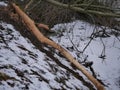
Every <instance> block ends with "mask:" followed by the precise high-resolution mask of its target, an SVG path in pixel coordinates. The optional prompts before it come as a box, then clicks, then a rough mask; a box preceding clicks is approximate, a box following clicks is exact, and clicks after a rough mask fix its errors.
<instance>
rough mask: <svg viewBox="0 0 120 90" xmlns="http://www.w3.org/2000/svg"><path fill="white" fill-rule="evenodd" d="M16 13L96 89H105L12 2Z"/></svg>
mask: <svg viewBox="0 0 120 90" xmlns="http://www.w3.org/2000/svg"><path fill="white" fill-rule="evenodd" d="M12 6H13V8H14V9H15V11H16V13H18V15H19V16H20V17H21V19H22V20H23V21H24V23H25V24H26V26H27V27H28V28H29V30H30V31H31V32H32V33H33V34H34V35H35V36H36V38H37V39H38V40H39V41H40V42H41V43H45V44H47V45H50V46H52V47H54V48H55V49H57V50H58V51H59V52H60V53H61V54H62V55H64V57H66V58H67V59H68V60H69V61H70V62H71V63H73V64H74V65H75V66H76V67H77V68H78V69H79V70H80V71H81V72H82V73H83V74H84V75H85V76H86V77H87V78H88V79H89V80H90V81H91V82H92V83H93V84H94V85H95V86H96V88H97V89H98V90H105V89H104V87H103V86H102V85H101V83H99V82H98V81H97V80H96V79H95V78H94V77H93V76H92V75H91V74H90V73H89V72H88V71H87V70H86V69H85V68H84V67H83V66H82V65H81V64H80V63H78V61H77V60H75V59H74V57H73V56H72V55H71V54H70V53H69V52H68V51H67V50H66V49H64V48H63V47H61V46H60V45H58V44H57V43H55V42H54V41H51V40H49V39H48V38H46V37H45V36H44V35H43V34H42V33H41V32H40V31H39V30H38V28H37V27H36V26H35V23H34V21H33V20H31V19H30V18H29V17H28V16H27V15H26V14H25V13H24V12H23V11H22V10H21V9H20V8H19V7H18V6H17V5H16V4H14V3H13V4H12Z"/></svg>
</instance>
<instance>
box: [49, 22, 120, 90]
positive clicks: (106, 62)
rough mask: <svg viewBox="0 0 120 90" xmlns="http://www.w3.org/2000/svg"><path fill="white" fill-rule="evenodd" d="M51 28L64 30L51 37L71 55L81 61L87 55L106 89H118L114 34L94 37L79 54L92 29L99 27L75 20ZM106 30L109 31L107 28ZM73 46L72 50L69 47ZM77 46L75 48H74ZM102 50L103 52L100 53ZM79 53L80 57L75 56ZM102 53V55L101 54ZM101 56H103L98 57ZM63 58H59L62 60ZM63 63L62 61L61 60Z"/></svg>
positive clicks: (118, 46) (119, 61) (119, 62)
mask: <svg viewBox="0 0 120 90" xmlns="http://www.w3.org/2000/svg"><path fill="white" fill-rule="evenodd" d="M53 30H55V31H57V30H58V31H57V32H60V30H63V31H65V32H64V33H63V35H61V36H60V37H59V36H54V37H51V38H52V39H53V40H54V41H55V42H57V43H59V44H60V45H62V46H64V47H66V48H68V49H69V51H71V53H72V54H73V56H74V57H75V58H77V59H78V60H80V62H81V61H82V59H84V58H85V56H86V57H87V60H88V61H93V68H94V70H95V73H96V74H97V77H98V78H101V79H102V80H103V81H104V83H105V84H106V85H108V87H106V89H107V90H119V89H120V41H119V38H120V37H118V38H116V37H115V36H114V35H110V37H106V38H103V37H101V38H100V37H96V38H94V39H93V40H92V41H91V43H90V44H89V46H88V47H87V48H86V49H85V51H84V53H83V54H82V55H81V53H79V52H81V51H83V49H84V48H85V46H86V45H87V44H88V42H89V41H90V38H89V37H90V36H91V34H92V33H93V31H94V30H97V31H99V30H101V28H98V27H96V29H95V26H94V25H90V24H88V23H86V22H82V21H75V22H72V23H67V24H59V25H56V26H55V27H54V28H53ZM66 31H67V32H66ZM106 31H108V32H110V31H111V30H110V29H109V28H108V29H107V30H106ZM73 46H74V50H71V48H70V47H73ZM76 48H77V50H76ZM102 52H103V53H102ZM77 54H79V56H80V57H78V56H77ZM102 54H103V55H102ZM100 56H103V58H100ZM62 61H63V60H61V62H62ZM63 63H64V61H63Z"/></svg>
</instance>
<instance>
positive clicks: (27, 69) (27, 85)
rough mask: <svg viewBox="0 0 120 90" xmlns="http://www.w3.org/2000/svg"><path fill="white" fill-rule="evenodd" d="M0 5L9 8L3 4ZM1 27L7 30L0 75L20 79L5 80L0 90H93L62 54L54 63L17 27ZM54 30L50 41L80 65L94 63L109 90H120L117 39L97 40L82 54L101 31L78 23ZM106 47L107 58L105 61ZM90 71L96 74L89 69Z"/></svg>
mask: <svg viewBox="0 0 120 90" xmlns="http://www.w3.org/2000/svg"><path fill="white" fill-rule="evenodd" d="M0 5H6V4H5V3H4V2H0ZM0 26H2V27H3V28H4V29H3V30H2V29H0V73H1V72H2V73H5V74H6V75H8V76H10V77H14V78H15V79H17V80H11V79H9V80H5V81H4V80H1V81H0V90H8V88H9V90H54V89H55V90H63V89H64V90H79V89H80V90H89V86H87V85H88V84H90V85H93V84H91V82H90V81H89V80H88V79H87V78H86V77H85V76H84V75H83V74H82V73H81V72H80V71H79V70H77V69H74V68H73V67H72V66H71V63H70V62H68V61H67V60H66V59H65V58H64V57H62V56H59V53H58V51H55V52H54V54H53V57H54V58H56V59H55V60H54V59H53V58H51V57H49V56H48V55H47V54H46V53H45V52H43V51H41V50H39V49H37V48H36V46H35V45H33V44H32V42H31V41H30V40H29V39H28V38H25V37H23V36H22V35H21V34H20V33H19V32H18V31H17V30H16V29H15V27H14V26H13V25H11V24H8V23H6V22H2V21H1V22H0ZM95 28H97V29H95ZM52 30H54V31H55V32H56V33H57V34H56V35H55V36H50V38H51V39H52V40H54V41H55V42H57V43H58V44H60V45H61V46H63V47H64V48H66V49H67V50H68V51H69V52H70V53H71V54H72V55H73V57H74V58H76V59H77V60H78V61H79V62H81V63H82V61H84V59H85V58H86V59H87V61H93V65H92V67H93V69H94V71H95V74H96V78H97V79H99V80H101V81H102V82H103V83H104V84H105V85H106V86H105V88H106V90H120V66H119V64H120V41H119V40H118V39H117V38H116V37H115V36H114V35H110V37H106V38H101V39H100V38H98V37H96V38H94V39H93V40H92V41H91V43H90V44H89V46H88V47H87V48H86V49H85V51H84V52H83V53H81V52H82V51H83V49H84V48H85V46H86V45H87V44H88V42H89V41H90V38H89V37H90V35H91V34H92V32H94V30H95V31H97V30H98V31H99V30H101V28H99V27H95V26H94V25H91V24H89V23H86V22H83V21H79V20H77V21H74V22H71V23H64V24H58V25H55V26H54V28H52ZM107 31H109V28H107ZM62 32H64V33H63V34H62ZM118 38H120V37H118ZM73 44H74V45H73ZM104 45H105V55H106V56H105V58H104V59H102V58H100V56H101V53H102V51H103V49H104ZM44 50H46V51H49V48H47V47H44ZM103 54H104V53H103ZM86 69H87V70H88V71H89V72H90V73H91V74H92V72H91V71H90V69H89V68H86ZM73 73H74V74H76V75H74V74H73ZM77 75H78V76H77ZM82 79H83V80H82ZM85 83H87V85H85ZM10 85H11V86H10ZM12 85H13V86H12ZM93 87H94V86H93Z"/></svg>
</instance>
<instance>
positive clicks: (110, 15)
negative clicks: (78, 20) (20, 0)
mask: <svg viewBox="0 0 120 90" xmlns="http://www.w3.org/2000/svg"><path fill="white" fill-rule="evenodd" d="M45 1H47V2H49V3H51V4H53V5H56V6H60V7H64V8H68V9H71V10H73V11H77V12H80V13H85V14H86V13H88V14H94V15H100V16H104V17H116V18H120V14H115V13H108V12H100V11H94V10H85V9H84V8H81V7H75V6H74V5H68V4H63V3H60V2H59V1H55V0H45Z"/></svg>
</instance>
